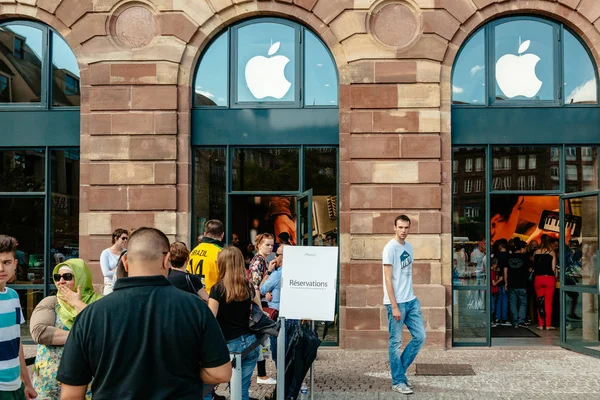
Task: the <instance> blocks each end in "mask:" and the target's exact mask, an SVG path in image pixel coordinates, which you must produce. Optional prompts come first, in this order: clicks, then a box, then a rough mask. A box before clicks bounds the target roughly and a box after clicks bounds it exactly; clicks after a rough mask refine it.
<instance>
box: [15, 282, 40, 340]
mask: <svg viewBox="0 0 600 400" xmlns="http://www.w3.org/2000/svg"><path fill="white" fill-rule="evenodd" d="M16 291H17V294H18V295H19V301H20V302H21V310H22V311H23V317H25V323H24V324H21V340H22V341H29V340H32V338H31V333H30V332H29V320H30V319H31V314H32V313H33V310H35V307H36V306H37V305H38V303H39V302H40V301H42V300H43V299H44V289H43V288H37V289H16Z"/></svg>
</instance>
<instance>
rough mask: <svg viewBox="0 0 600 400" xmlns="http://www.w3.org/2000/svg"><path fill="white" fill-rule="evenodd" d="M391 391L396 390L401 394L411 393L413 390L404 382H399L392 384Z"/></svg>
mask: <svg viewBox="0 0 600 400" xmlns="http://www.w3.org/2000/svg"><path fill="white" fill-rule="evenodd" d="M392 392H398V393H402V394H412V393H413V390H412V389H411V388H409V387H408V386H407V385H406V383H399V384H397V385H394V386H392Z"/></svg>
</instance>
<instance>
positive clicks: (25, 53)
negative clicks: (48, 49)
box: [0, 24, 43, 103]
mask: <svg viewBox="0 0 600 400" xmlns="http://www.w3.org/2000/svg"><path fill="white" fill-rule="evenodd" d="M42 49H43V47H42V31H41V30H40V29H37V28H33V27H31V26H26V25H17V24H11V25H8V26H3V27H0V76H3V77H4V79H3V80H0V101H2V102H3V103H38V102H40V100H41V93H42V57H43V54H42ZM2 82H4V83H2Z"/></svg>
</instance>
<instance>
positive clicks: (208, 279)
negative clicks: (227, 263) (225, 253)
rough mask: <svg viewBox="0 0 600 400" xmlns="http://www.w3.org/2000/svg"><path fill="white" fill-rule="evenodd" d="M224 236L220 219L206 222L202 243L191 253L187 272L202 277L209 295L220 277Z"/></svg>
mask: <svg viewBox="0 0 600 400" xmlns="http://www.w3.org/2000/svg"><path fill="white" fill-rule="evenodd" d="M223 236H225V231H224V229H223V223H222V222H221V221H219V220H218V219H211V220H208V221H206V224H204V235H203V236H202V241H201V242H200V244H199V245H198V246H196V247H195V248H194V250H192V252H191V253H190V259H189V261H188V266H187V271H188V272H189V273H190V274H194V275H198V276H200V278H201V279H202V283H203V284H204V288H205V289H206V292H207V293H208V294H210V288H212V287H213V285H214V284H215V283H217V278H218V277H219V269H218V268H217V256H218V255H219V253H220V252H221V250H223V247H225V245H224V244H223Z"/></svg>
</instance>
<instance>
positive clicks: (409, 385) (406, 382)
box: [404, 378, 413, 389]
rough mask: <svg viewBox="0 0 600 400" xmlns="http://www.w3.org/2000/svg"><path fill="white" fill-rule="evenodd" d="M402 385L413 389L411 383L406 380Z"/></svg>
mask: <svg viewBox="0 0 600 400" xmlns="http://www.w3.org/2000/svg"><path fill="white" fill-rule="evenodd" d="M404 383H405V384H406V386H408V387H409V388H411V389H412V388H413V385H412V383H410V381H409V380H408V378H407V379H406V380H405V381H404Z"/></svg>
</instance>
